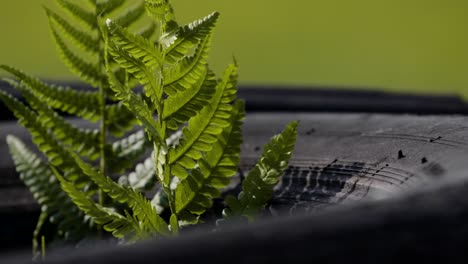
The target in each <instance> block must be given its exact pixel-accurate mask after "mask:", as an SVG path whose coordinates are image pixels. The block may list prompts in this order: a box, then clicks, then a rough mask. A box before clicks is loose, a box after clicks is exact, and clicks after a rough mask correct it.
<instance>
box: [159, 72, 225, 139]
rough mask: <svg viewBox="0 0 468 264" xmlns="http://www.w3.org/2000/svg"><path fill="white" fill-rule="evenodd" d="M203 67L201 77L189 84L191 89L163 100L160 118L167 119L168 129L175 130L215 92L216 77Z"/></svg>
mask: <svg viewBox="0 0 468 264" xmlns="http://www.w3.org/2000/svg"><path fill="white" fill-rule="evenodd" d="M204 69H205V70H204V72H203V73H202V76H203V77H201V78H199V80H197V81H196V82H195V83H194V84H191V85H192V88H191V89H187V90H186V91H183V92H178V93H176V94H175V95H172V96H169V97H168V98H167V99H166V101H165V102H164V108H163V114H162V119H164V120H166V121H167V124H168V128H169V129H172V130H177V129H178V127H179V126H180V125H181V124H183V123H185V122H186V121H188V120H189V119H190V118H191V117H192V116H195V115H196V114H197V113H199V112H200V110H201V109H202V108H203V107H204V106H205V105H208V104H209V103H210V99H211V97H212V96H213V94H214V93H215V87H216V77H215V75H214V74H213V73H212V72H209V71H208V70H207V68H206V67H205V68H204Z"/></svg>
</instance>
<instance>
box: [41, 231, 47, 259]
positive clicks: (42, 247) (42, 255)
mask: <svg viewBox="0 0 468 264" xmlns="http://www.w3.org/2000/svg"><path fill="white" fill-rule="evenodd" d="M45 244H46V242H45V237H44V236H41V259H42V262H44V261H45V259H46V245H45Z"/></svg>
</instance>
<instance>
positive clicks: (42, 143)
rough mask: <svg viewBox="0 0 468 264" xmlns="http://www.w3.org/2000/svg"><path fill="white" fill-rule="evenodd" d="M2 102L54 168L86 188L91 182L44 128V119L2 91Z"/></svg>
mask: <svg viewBox="0 0 468 264" xmlns="http://www.w3.org/2000/svg"><path fill="white" fill-rule="evenodd" d="M0 100H1V101H3V103H4V104H5V105H6V106H7V107H8V108H9V109H10V110H11V111H12V112H13V114H14V115H15V116H16V117H17V118H18V121H19V123H20V124H21V125H23V126H24V127H25V128H26V129H27V130H28V131H29V133H30V134H31V136H32V140H33V142H34V143H35V144H36V145H37V147H38V148H39V150H40V151H42V152H43V153H44V154H45V155H46V156H47V158H48V160H49V161H50V163H51V164H52V165H54V166H57V167H59V168H60V169H61V170H63V171H65V172H66V173H65V177H67V179H69V180H71V181H74V182H75V184H76V185H77V186H80V187H84V186H86V185H88V184H89V180H88V179H85V178H83V177H82V174H81V172H80V168H79V167H77V165H76V163H75V162H74V160H73V159H72V157H70V155H69V153H68V151H66V149H65V146H63V144H62V143H61V142H59V141H57V140H56V138H55V137H54V136H53V134H52V133H51V132H50V131H49V129H48V128H47V127H46V126H44V124H43V122H42V121H43V120H42V119H43V118H44V117H41V116H38V115H36V114H35V113H34V112H33V111H32V110H31V109H29V108H28V107H26V106H25V105H24V104H23V103H21V102H19V101H18V100H17V99H16V98H14V97H12V96H11V95H9V94H8V93H6V92H4V91H1V90H0Z"/></svg>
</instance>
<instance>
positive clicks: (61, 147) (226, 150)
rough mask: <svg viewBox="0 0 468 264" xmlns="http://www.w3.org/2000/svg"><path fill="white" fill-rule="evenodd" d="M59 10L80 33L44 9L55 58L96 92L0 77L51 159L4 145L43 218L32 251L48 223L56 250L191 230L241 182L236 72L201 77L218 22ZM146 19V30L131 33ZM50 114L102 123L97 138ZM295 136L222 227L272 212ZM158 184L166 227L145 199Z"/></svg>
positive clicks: (6, 98)
mask: <svg viewBox="0 0 468 264" xmlns="http://www.w3.org/2000/svg"><path fill="white" fill-rule="evenodd" d="M57 2H58V3H59V4H60V6H61V7H62V8H63V9H64V10H66V11H67V12H68V13H69V14H71V16H72V17H73V18H74V19H75V20H76V21H77V22H79V23H72V22H70V21H71V20H70V19H68V18H64V17H63V16H61V15H59V14H57V13H55V12H54V11H52V10H51V9H47V8H46V13H47V16H48V18H49V22H50V25H51V30H52V35H53V38H54V40H55V42H56V44H57V48H58V51H59V53H60V55H61V56H62V58H63V60H64V61H65V63H66V64H67V65H68V66H69V67H70V69H71V70H72V71H73V72H75V73H76V74H77V75H78V76H80V77H81V78H82V79H83V80H84V81H86V82H88V83H89V84H90V85H91V86H93V87H95V88H97V91H86V92H80V91H76V90H73V89H72V88H68V87H60V86H54V85H50V84H47V83H44V82H42V81H40V80H38V79H36V78H33V77H31V76H28V75H26V74H25V73H23V72H21V71H19V70H17V69H14V68H12V67H9V66H5V65H1V66H0V68H2V69H3V70H5V71H7V72H9V73H11V74H12V75H13V76H14V77H16V79H14V80H13V79H5V80H6V81H7V82H9V83H10V84H11V85H12V86H13V87H15V88H17V89H18V91H19V92H21V94H22V95H23V97H24V98H25V100H26V102H27V104H24V103H22V102H20V101H18V100H17V99H16V98H14V97H12V96H11V95H9V94H8V93H6V92H5V91H0V99H1V100H2V101H3V102H4V103H5V104H6V105H7V106H8V107H9V108H10V109H11V110H12V111H13V113H14V114H15V115H16V117H17V118H18V119H19V122H20V123H21V124H22V125H23V126H25V127H26V128H27V129H28V130H29V131H30V133H31V135H32V139H33V142H34V143H35V144H36V145H37V147H38V149H39V150H40V151H41V152H42V153H43V154H44V155H45V157H46V158H47V162H46V161H44V160H42V159H41V158H40V157H39V156H37V155H36V154H35V153H34V152H33V151H31V150H29V149H28V148H27V147H26V145H25V144H24V143H22V142H21V141H20V140H19V139H18V138H15V137H14V136H9V137H8V139H7V142H8V145H9V147H10V151H11V154H12V157H13V159H14V161H15V164H16V166H17V170H18V172H19V173H20V175H21V177H22V179H23V181H24V182H25V184H26V185H27V186H28V187H29V189H30V190H31V192H32V193H33V194H34V196H35V197H36V199H37V200H38V203H39V204H40V205H41V208H42V214H41V217H40V219H39V222H38V225H37V228H36V231H35V235H34V239H33V241H34V243H33V244H35V245H37V238H38V237H39V233H40V230H41V226H42V225H43V224H44V223H46V222H47V221H50V222H53V223H58V226H57V232H56V236H57V237H58V238H61V239H75V240H76V239H81V238H82V237H83V236H85V235H87V234H89V233H90V232H92V231H93V230H96V228H95V226H97V227H98V229H99V228H102V229H103V230H105V231H108V232H110V233H112V235H113V236H115V237H116V238H119V239H123V240H124V241H127V242H133V241H138V240H141V239H146V238H149V237H153V236H169V235H171V234H177V233H178V232H179V230H180V228H181V227H183V226H184V225H189V224H196V223H198V222H199V221H200V216H201V215H203V214H204V213H205V212H206V210H207V209H209V208H211V207H212V205H213V199H214V198H218V197H220V196H221V192H222V190H223V189H224V188H225V187H226V186H227V185H228V184H229V183H230V178H231V177H232V176H234V175H235V174H236V172H237V170H238V163H239V161H240V145H241V143H242V132H241V127H242V122H243V119H244V117H245V111H244V103H243V102H242V101H241V100H238V99H237V87H236V86H237V72H238V69H237V65H236V64H232V65H229V66H228V67H227V69H226V70H225V72H224V74H223V76H222V77H221V78H220V79H217V78H216V77H215V75H214V73H213V72H212V71H211V70H210V69H209V67H208V65H207V57H208V52H209V50H210V47H211V39H212V33H213V29H214V28H215V24H216V21H217V19H218V17H219V14H218V13H216V12H215V13H212V14H210V15H208V16H206V17H204V18H202V19H200V20H197V21H195V22H193V23H190V24H188V25H186V26H179V25H178V24H177V22H176V21H175V16H174V13H173V9H172V7H171V5H170V3H169V1H168V0H145V1H138V2H137V4H136V5H135V7H134V8H132V9H131V10H130V11H127V12H125V13H123V14H122V15H120V14H121V13H122V12H121V10H124V9H125V7H126V2H125V1H124V0H107V1H96V0H90V1H87V2H86V5H87V7H88V8H85V7H84V3H85V2H82V4H83V6H82V5H78V4H77V2H74V1H73V2H72V1H67V0H57ZM131 2H132V3H135V1H131ZM145 10H146V13H147V14H148V15H149V19H147V20H146V21H145V22H146V23H145V24H147V25H148V26H147V28H146V29H143V30H141V31H139V32H136V33H135V31H131V30H129V27H130V26H131V25H132V24H134V23H137V21H138V20H140V19H144V18H142V15H143V14H144V13H145ZM116 14H117V15H116ZM74 24H80V26H79V27H77V26H75V25H74ZM65 39H66V40H67V41H68V42H66V41H65ZM72 45H73V46H76V47H77V48H79V49H82V51H83V52H85V53H87V54H88V55H87V56H88V57H87V59H85V58H83V57H81V56H80V55H79V54H78V53H76V52H75V51H74V50H73V48H74V47H71V46H72ZM90 57H91V58H94V60H91V59H89V58H90ZM141 86H142V87H143V89H142V90H141V89H140V88H139V87H141ZM58 111H61V112H66V113H68V114H71V115H75V116H77V117H79V118H82V119H86V120H89V121H91V122H99V128H98V129H85V128H80V127H77V126H74V125H73V124H72V123H70V122H69V119H64V117H63V116H62V115H60V114H59V112H58ZM136 125H137V126H136ZM135 126H136V127H135ZM296 127H297V122H293V123H291V124H289V125H288V126H287V127H286V129H285V130H284V131H283V132H282V133H281V134H279V135H277V136H275V137H274V138H273V139H272V141H271V142H270V143H268V144H267V145H266V146H265V149H264V151H263V153H262V155H261V157H260V159H259V161H258V163H257V165H256V166H255V167H254V169H253V170H252V171H251V172H250V173H249V174H248V175H247V177H246V178H245V180H244V181H243V183H242V192H241V193H240V194H239V195H238V196H237V197H235V196H228V197H227V198H226V204H227V206H228V207H227V208H226V209H225V211H224V212H223V217H224V218H225V219H226V220H229V219H231V218H233V217H240V216H245V217H247V218H248V219H253V218H254V216H255V215H256V214H258V213H259V211H260V210H261V209H262V208H264V206H265V205H266V204H267V203H268V200H269V199H270V198H271V196H272V193H273V187H274V186H275V184H276V183H277V182H278V179H279V177H280V176H281V175H282V173H283V171H284V170H285V168H286V166H287V163H288V161H289V158H290V156H291V153H292V150H293V148H294V143H295V139H296ZM139 128H142V129H143V130H140V129H139ZM143 131H144V132H143ZM151 147H152V153H151V154H150V156H146V159H144V157H145V154H146V153H147V152H148V150H149V149H150V148H151ZM139 161H141V163H138V162H139ZM117 178H119V179H120V180H119V181H117V180H116V179H117ZM156 182H157V183H158V185H157V186H160V188H159V191H158V192H157V194H156V197H164V198H165V199H167V208H165V209H164V210H166V211H169V212H170V213H169V214H167V217H166V216H165V215H163V214H160V213H161V210H157V206H159V209H161V206H162V207H164V205H163V204H161V203H158V202H159V201H158V199H154V198H153V199H151V197H149V198H150V199H148V198H147V193H145V192H144V190H145V189H147V188H151V187H154V186H155V184H156Z"/></svg>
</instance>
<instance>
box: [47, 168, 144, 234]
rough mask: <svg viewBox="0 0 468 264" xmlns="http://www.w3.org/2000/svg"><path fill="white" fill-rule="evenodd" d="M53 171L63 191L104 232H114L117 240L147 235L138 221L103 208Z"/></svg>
mask: <svg viewBox="0 0 468 264" xmlns="http://www.w3.org/2000/svg"><path fill="white" fill-rule="evenodd" d="M53 171H54V173H55V176H56V177H57V179H58V180H59V181H60V184H61V186H62V189H63V191H65V192H66V193H67V194H68V196H69V197H70V198H71V199H72V200H73V203H74V204H75V205H76V206H78V207H79V208H80V209H81V210H82V211H83V212H84V213H85V214H86V215H87V216H90V217H92V218H93V220H94V222H96V223H97V224H100V225H103V228H104V230H106V231H108V232H112V235H114V236H115V237H117V238H124V239H126V240H130V239H132V238H133V237H135V236H136V237H141V236H143V234H145V232H144V231H143V230H142V229H141V227H140V224H139V223H138V221H137V220H136V219H134V218H132V217H130V216H128V215H127V216H123V215H121V214H119V213H117V212H115V211H113V210H112V209H110V208H105V207H102V206H101V205H99V204H97V203H96V202H94V201H93V200H92V199H91V198H90V197H88V196H87V195H86V194H84V193H83V192H81V191H80V190H78V189H77V188H76V187H75V185H74V184H73V183H71V182H68V181H67V180H65V179H64V178H63V177H62V176H61V175H60V173H59V172H58V171H57V170H55V169H53Z"/></svg>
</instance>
